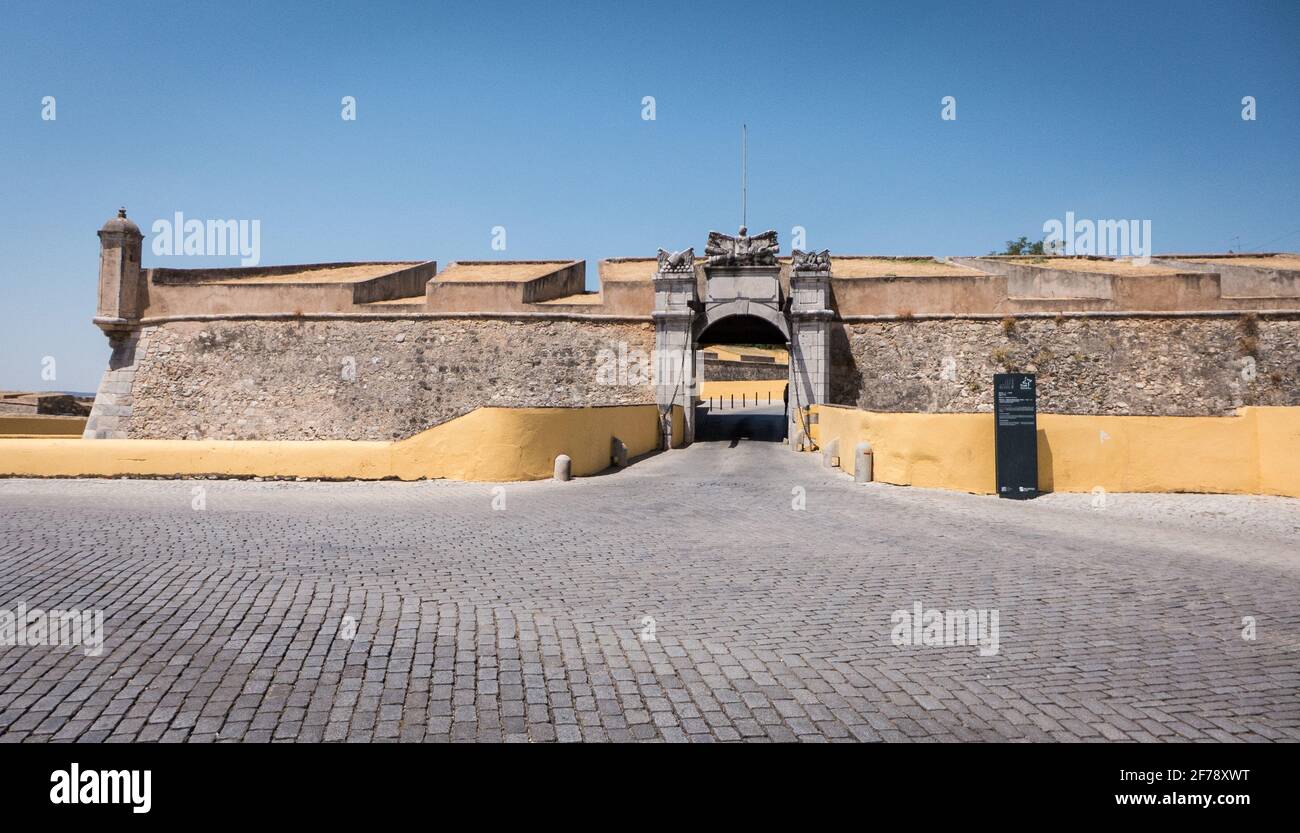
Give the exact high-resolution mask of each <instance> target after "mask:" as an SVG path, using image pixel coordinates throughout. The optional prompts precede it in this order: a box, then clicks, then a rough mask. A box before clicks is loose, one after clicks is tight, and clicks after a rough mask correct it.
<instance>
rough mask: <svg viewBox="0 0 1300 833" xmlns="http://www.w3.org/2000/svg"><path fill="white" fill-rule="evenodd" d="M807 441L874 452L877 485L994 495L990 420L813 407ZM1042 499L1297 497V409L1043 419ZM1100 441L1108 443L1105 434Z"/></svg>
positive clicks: (849, 454)
mask: <svg viewBox="0 0 1300 833" xmlns="http://www.w3.org/2000/svg"><path fill="white" fill-rule="evenodd" d="M813 410H814V411H815V412H816V414H817V420H818V421H817V424H816V425H814V426H813V431H812V434H813V439H814V440H815V441H816V442H817V443H818V445H819V447H822V448H825V447H826V446H827V445H828V444H829V443H830V441H831V440H832V439H834V438H839V454H840V465H841V466H842V467H843V469H844V470H845V471H847V472H849V473H850V474H851V473H853V468H854V459H853V458H854V455H853V449H854V447H855V446H856V445H857V444H858V443H859V442H861V441H863V440H866V441H867V442H870V443H871V446H872V451H873V455H874V460H873V466H874V479H876V480H879V481H882V482H885V483H896V484H899V485H911V486H928V487H933V488H941V489H956V490H959V491H965V492H975V493H979V494H993V493H994V486H995V484H994V478H995V474H994V471H995V469H994V465H995V464H994V440H993V415H992V414H895V413H875V412H871V411H859V410H856V409H853V408H841V407H835V406H828V405H815V406H813ZM1038 426H1039V427H1038V479H1039V486H1040V488H1042V489H1043V490H1044V491H1057V492H1088V491H1092V490H1093V489H1094V488H1096V487H1098V486H1100V487H1101V488H1103V489H1105V490H1107V491H1110V492H1216V493H1229V494H1273V495H1286V496H1290V497H1300V408H1243V409H1242V410H1241V412H1240V413H1239V415H1237V416H1230V417H1140V416H1137V417H1125V416H1081V415H1066V414H1041V415H1039V418H1038ZM1103 432H1104V435H1103Z"/></svg>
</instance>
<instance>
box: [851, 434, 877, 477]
mask: <svg viewBox="0 0 1300 833" xmlns="http://www.w3.org/2000/svg"><path fill="white" fill-rule="evenodd" d="M872 466H873V460H872V454H871V443H868V442H861V443H858V444H857V446H856V447H855V448H854V449H853V479H854V480H856V481H857V482H858V483H870V482H871V480H872V476H873V475H874V472H873V471H872Z"/></svg>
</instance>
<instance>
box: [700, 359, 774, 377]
mask: <svg viewBox="0 0 1300 833" xmlns="http://www.w3.org/2000/svg"><path fill="white" fill-rule="evenodd" d="M703 365H704V366H703V367H702V368H701V369H700V372H701V374H702V376H701V378H703V379H704V380H705V381H709V382H754V381H770V380H772V379H786V378H788V377H789V376H790V365H788V364H776V363H775V362H770V363H769V362H733V361H726V360H724V359H705V360H704V362H703Z"/></svg>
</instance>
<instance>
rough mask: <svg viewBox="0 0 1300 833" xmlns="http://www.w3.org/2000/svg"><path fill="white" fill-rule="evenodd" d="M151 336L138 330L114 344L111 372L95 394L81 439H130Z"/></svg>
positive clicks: (109, 364)
mask: <svg viewBox="0 0 1300 833" xmlns="http://www.w3.org/2000/svg"><path fill="white" fill-rule="evenodd" d="M150 336H151V331H150V330H144V331H140V330H136V331H133V332H131V333H129V334H127V335H125V336H124V337H123V338H122V339H121V340H120V341H119V342H118V343H117V344H116V345H114V347H113V354H112V355H111V356H110V357H109V360H108V369H107V370H105V371H104V375H103V377H102V378H101V379H100V381H99V390H98V391H96V392H95V404H94V405H92V406H91V408H90V416H89V417H88V418H87V419H86V429H85V431H84V432H83V433H82V439H87V440H119V439H125V438H128V437H130V436H131V433H130V431H131V415H132V413H133V412H134V407H133V399H132V390H133V389H134V386H135V374H136V369H137V368H138V367H139V366H140V361H141V360H142V359H143V358H144V356H145V355H147V354H148V352H149V342H150Z"/></svg>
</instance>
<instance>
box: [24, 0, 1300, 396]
mask: <svg viewBox="0 0 1300 833" xmlns="http://www.w3.org/2000/svg"><path fill="white" fill-rule="evenodd" d="M1247 95H1250V96H1254V97H1255V99H1256V101H1257V119H1256V120H1254V121H1244V120H1243V119H1242V118H1241V111H1242V104H1241V100H1242V98H1243V97H1244V96H1247ZM45 96H54V97H55V100H56V108H57V109H56V115H57V118H56V119H55V120H54V121H45V120H42V118H41V112H42V98H43V97H45ZM343 96H354V97H355V98H356V102H357V118H356V120H355V121H344V120H343V119H342V118H341V117H340V111H341V109H342V105H341V99H342V98H343ZM644 96H654V98H655V116H656V118H655V119H654V120H653V121H647V120H644V119H643V118H642V111H643V107H642V99H643V97H644ZM944 96H953V97H954V98H955V99H956V103H957V104H956V107H957V110H956V113H957V119H956V120H955V121H945V120H943V119H941V117H940V116H941V109H942V104H941V100H942V98H943V97H944ZM742 122H744V123H748V125H749V225H750V227H751V229H753V230H761V229H765V228H775V229H777V230H778V232H779V233H780V235H781V242H782V249H783V251H788V248H789V235H790V229H791V228H792V227H793V226H795V225H800V226H803V227H805V228H806V229H807V235H808V240H807V242H808V245H809V246H810V247H816V248H824V247H829V248H830V249H831V250H832V251H833V252H840V253H874V254H916V255H953V254H984V253H987V252H988V251H990V250H992V249H994V248H1000V247H1001V245H1002V243H1003V241H1005V240H1007V239H1008V238H1011V237H1018V236H1020V235H1022V234H1023V235H1026V236H1029V237H1031V238H1035V239H1036V238H1037V237H1041V229H1042V225H1043V223H1044V222H1045V221H1046V220H1048V219H1050V218H1061V217H1063V216H1064V214H1065V212H1066V211H1071V210H1072V211H1074V212H1075V213H1076V215H1078V216H1080V217H1092V218H1108V219H1109V218H1123V219H1149V220H1151V222H1152V237H1153V242H1154V247H1155V250H1156V251H1157V252H1172V251H1189V250H1197V251H1211V250H1213V251H1222V250H1226V249H1228V248H1229V247H1234V246H1239V247H1240V248H1242V249H1265V250H1276V249H1283V250H1286V249H1290V250H1292V251H1294V250H1296V249H1300V3H1297V2H1295V1H1294V0H1289V2H1232V3H1208V2H1178V3H1160V2H1152V3H1137V2H1131V1H1130V2H1114V3H1112V2H1096V1H1095V0H1092V1H1090V2H1085V3H1079V2H1066V3H1054V2H1041V0H1040V1H1039V2H1031V3H1017V4H1011V3H996V2H953V3H951V4H937V3H936V4H930V3H917V2H897V0H892V1H891V2H886V3H879V4H868V3H862V2H843V3H817V2H799V3H790V2H783V3H763V2H746V3H734V4H725V5H724V4H711V3H705V2H682V3H663V2H647V3H630V2H612V0H610V1H608V2H592V3H583V4H577V3H575V4H569V3H564V2H546V3H519V4H514V3H510V2H497V3H491V4H488V3H468V2H464V3H457V4H434V3H410V4H402V3H382V2H368V3H356V4H349V3H343V2H334V3H320V4H317V3H301V4H287V3H286V4H280V3H274V4H273V3H265V2H257V3H248V4H243V3H237V2H225V3H216V4H212V3H204V4H197V3H176V2H166V3H157V4H146V3H134V2H111V3H61V2H53V1H52V0H42V2H38V3H32V4H23V3H14V2H6V3H5V12H4V23H3V24H2V25H0V183H2V187H3V194H2V196H3V198H2V199H0V246H2V247H3V248H2V250H3V259H2V260H0V283H2V287H0V288H2V289H3V293H2V294H0V299H2V300H0V304H3V306H2V307H0V388H9V389H13V388H17V389H30V390H37V389H62V390H86V391H90V390H94V389H95V387H96V386H97V384H98V380H99V375H100V372H101V371H102V368H103V366H104V364H105V362H106V360H107V357H108V352H109V351H108V343H107V340H106V339H105V338H104V336H103V335H101V334H100V333H99V331H98V330H97V329H96V328H95V327H94V326H93V325H92V324H91V323H90V319H91V317H92V316H93V314H94V305H95V281H96V270H97V262H98V241H97V239H96V237H95V231H96V230H97V229H98V228H99V226H100V225H101V224H102V223H103V222H104V221H105V220H106V219H107V218H108V217H110V216H111V215H112V214H113V213H114V212H115V210H116V209H117V208H118V206H120V205H125V206H126V207H127V209H128V211H129V213H130V215H131V216H132V217H133V218H134V219H135V220H136V221H137V222H138V223H139V225H140V226H141V228H142V229H143V230H144V231H145V232H146V233H148V232H149V231H150V227H151V224H152V222H153V221H154V220H155V219H158V218H170V217H171V216H172V215H173V213H174V212H176V211H183V212H184V213H185V215H186V216H187V217H194V218H201V219H218V218H220V219H249V220H252V219H256V220H260V221H261V227H262V240H261V244H262V263H263V264H275V263H303V262H318V261H322V262H323V261H340V260H365V259H392V260H408V259H409V260H415V259H435V260H438V261H439V262H440V263H447V262H449V261H452V260H456V259H462V260H469V259H496V258H508V259H536V258H552V257H564V258H584V259H586V260H587V262H588V280H589V282H593V281H594V280H595V272H596V269H595V262H596V261H597V260H598V259H600V258H603V257H612V256H648V255H651V254H653V253H654V251H655V249H656V248H657V247H659V246H664V247H668V248H684V247H686V246H688V245H695V246H696V247H697V249H699V248H701V247H702V246H703V243H704V239H705V235H706V232H707V231H708V230H709V229H711V228H714V229H719V230H722V231H733V230H734V228H735V226H736V225H738V223H739V219H740V218H739V214H740V205H739V203H740V199H739V190H740V189H739V137H740V125H741V123H742ZM494 226H504V227H505V228H506V232H507V237H506V240H507V250H506V251H505V252H499V251H493V250H492V248H491V242H492V228H493V227H494ZM1288 234H1289V235H1290V236H1285V235H1288ZM1278 238H1281V239H1278ZM145 265H146V266H161V265H168V266H177V267H190V266H205V265H237V262H236V259H235V258H224V259H223V258H197V257H173V258H158V257H154V256H153V255H152V254H151V253H150V251H149V241H148V240H146V249H145ZM45 356H53V357H54V358H55V359H56V361H57V374H58V375H57V378H56V380H54V381H46V380H42V378H41V368H42V359H43V358H44V357H45Z"/></svg>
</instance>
